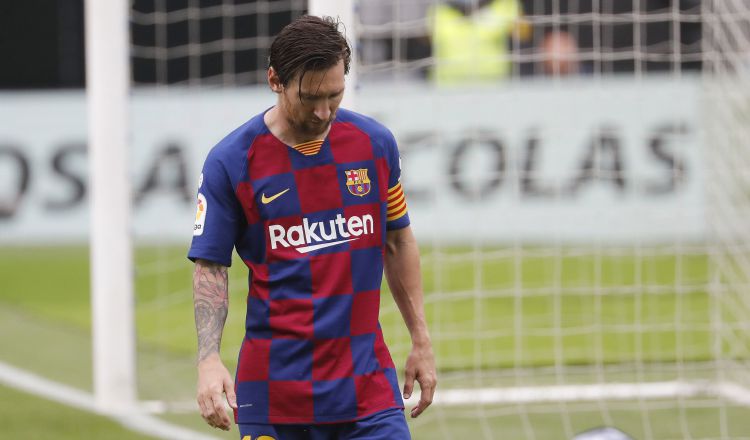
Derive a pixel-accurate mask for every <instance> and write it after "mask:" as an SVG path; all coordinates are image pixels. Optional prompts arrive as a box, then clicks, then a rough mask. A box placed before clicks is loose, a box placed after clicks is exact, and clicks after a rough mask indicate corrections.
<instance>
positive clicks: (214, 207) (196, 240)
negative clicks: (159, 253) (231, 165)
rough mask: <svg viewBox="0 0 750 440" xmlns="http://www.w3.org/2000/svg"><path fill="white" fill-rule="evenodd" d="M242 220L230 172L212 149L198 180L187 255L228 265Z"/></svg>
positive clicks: (230, 262)
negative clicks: (193, 218)
mask: <svg viewBox="0 0 750 440" xmlns="http://www.w3.org/2000/svg"><path fill="white" fill-rule="evenodd" d="M243 219H244V217H243V214H242V209H241V207H240V203H239V201H238V200H237V197H236V196H235V192H234V188H233V186H232V182H231V179H230V177H229V174H228V173H227V170H226V167H225V166H224V164H223V163H222V161H221V160H220V154H219V153H218V151H217V149H216V148H214V149H213V150H211V152H210V153H209V154H208V157H207V158H206V162H205V163H204V164H203V171H202V173H201V176H200V178H199V180H198V196H197V209H196V214H195V224H194V225H193V241H192V244H191V245H190V250H189V251H188V258H189V259H190V260H191V261H195V260H197V259H204V260H209V261H212V262H214V263H218V264H221V265H223V266H231V265H232V249H233V248H234V243H235V242H236V239H237V237H238V231H239V228H240V222H242V221H243Z"/></svg>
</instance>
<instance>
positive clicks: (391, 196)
mask: <svg viewBox="0 0 750 440" xmlns="http://www.w3.org/2000/svg"><path fill="white" fill-rule="evenodd" d="M386 148H387V152H386V154H387V156H388V167H389V170H390V171H389V174H388V208H387V218H386V230H388V231H391V230H394V229H401V228H405V227H407V226H409V223H410V222H409V212H408V210H407V207H406V194H404V189H403V187H402V186H401V157H400V155H399V152H398V145H397V144H396V139H394V137H393V135H392V134H391V133H390V132H389V133H388V137H387V139H386Z"/></svg>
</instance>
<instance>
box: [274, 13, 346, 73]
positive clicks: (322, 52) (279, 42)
mask: <svg viewBox="0 0 750 440" xmlns="http://www.w3.org/2000/svg"><path fill="white" fill-rule="evenodd" d="M339 25H341V22H340V21H338V20H335V19H333V18H331V17H322V18H321V17H316V16H314V15H303V16H302V17H300V18H298V19H296V20H294V21H293V22H291V23H289V24H288V25H286V26H285V27H284V29H282V30H281V32H280V33H279V35H277V36H276V38H275V39H274V40H273V43H271V49H270V53H269V56H268V65H269V67H273V70H274V71H275V72H276V74H277V75H278V76H279V80H280V81H281V84H282V85H284V86H286V85H287V84H288V83H289V81H291V80H292V79H293V78H295V76H297V75H298V74H299V80H300V84H301V83H302V79H303V78H304V76H305V73H307V72H308V71H311V70H313V71H316V70H326V69H330V68H331V67H333V66H335V65H336V64H338V63H339V61H341V60H343V61H344V73H345V74H346V73H349V64H350V63H351V61H352V49H351V47H350V46H349V43H348V42H347V41H346V37H344V35H343V34H342V33H341V32H340V31H339Z"/></svg>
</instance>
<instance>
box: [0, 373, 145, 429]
mask: <svg viewBox="0 0 750 440" xmlns="http://www.w3.org/2000/svg"><path fill="white" fill-rule="evenodd" d="M0 427H1V428H0V439H8V440H10V439H23V440H67V439H71V440H72V439H107V440H147V439H153V437H149V436H144V435H139V434H136V433H134V432H132V431H130V430H128V429H126V428H124V427H122V426H121V425H119V424H118V423H117V422H114V421H112V420H110V419H108V418H106V417H102V416H97V415H93V414H91V413H88V412H85V411H80V410H77V409H74V408H70V407H68V406H65V405H61V404H58V403H53V402H50V401H47V400H44V399H41V398H38V397H35V396H31V395H28V394H25V393H21V392H18V391H16V390H13V389H10V388H7V387H4V386H1V385H0Z"/></svg>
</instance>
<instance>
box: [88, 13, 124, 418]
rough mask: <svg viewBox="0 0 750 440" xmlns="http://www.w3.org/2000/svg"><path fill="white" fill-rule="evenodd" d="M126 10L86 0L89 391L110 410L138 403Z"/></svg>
mask: <svg viewBox="0 0 750 440" xmlns="http://www.w3.org/2000/svg"><path fill="white" fill-rule="evenodd" d="M129 16H130V2H129V1H128V0H107V1H100V0H87V1H86V4H85V22H86V90H87V97H88V133H89V142H88V145H89V170H90V187H91V196H90V197H91V208H90V209H91V217H90V218H91V238H90V240H91V241H90V249H91V250H90V256H91V260H90V261H91V310H92V335H93V362H94V366H93V371H94V396H95V402H96V406H97V407H98V408H99V410H100V411H103V412H111V413H122V412H128V411H133V410H134V409H135V407H136V372H135V365H136V364H135V362H136V359H135V347H136V342H135V319H134V318H135V315H134V296H133V252H132V224H131V200H132V189H131V188H132V185H131V183H130V181H131V176H130V171H131V170H130V160H129V159H130V143H129V140H130V134H129V133H130V126H129V120H130V118H129V111H130V108H129V101H130V97H129V90H130V38H129V37H130V31H129V20H128V17H129Z"/></svg>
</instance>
